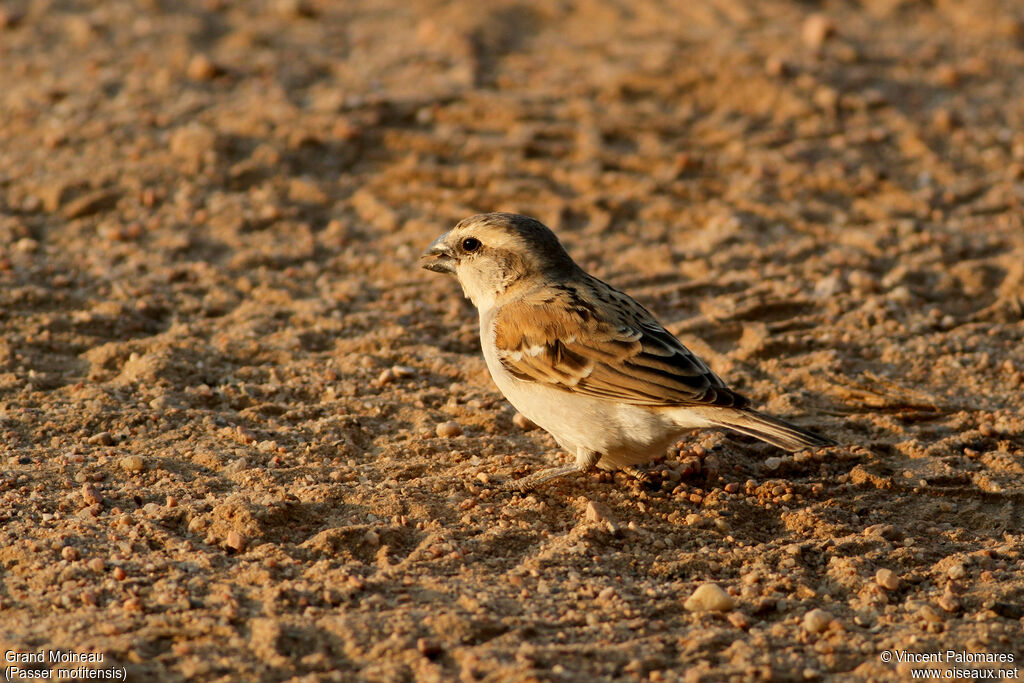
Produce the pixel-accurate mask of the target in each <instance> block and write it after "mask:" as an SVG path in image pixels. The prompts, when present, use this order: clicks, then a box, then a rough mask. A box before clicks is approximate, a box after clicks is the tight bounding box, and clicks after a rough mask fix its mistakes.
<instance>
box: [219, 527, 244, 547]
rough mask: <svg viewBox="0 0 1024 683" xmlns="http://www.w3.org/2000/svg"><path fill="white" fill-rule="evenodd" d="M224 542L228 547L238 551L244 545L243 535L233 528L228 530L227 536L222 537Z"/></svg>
mask: <svg viewBox="0 0 1024 683" xmlns="http://www.w3.org/2000/svg"><path fill="white" fill-rule="evenodd" d="M224 543H225V545H227V547H228V548H230V549H231V550H234V551H235V552H239V553H240V552H242V551H243V550H245V546H246V540H245V536H243V535H242V534H240V533H238V532H237V531H235V530H233V529H232V530H231V531H229V532H228V536H227V538H226V539H224Z"/></svg>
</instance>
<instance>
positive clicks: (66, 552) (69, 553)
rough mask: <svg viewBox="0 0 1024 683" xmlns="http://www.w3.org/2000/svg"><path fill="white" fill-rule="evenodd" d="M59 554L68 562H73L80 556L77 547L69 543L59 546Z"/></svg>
mask: <svg viewBox="0 0 1024 683" xmlns="http://www.w3.org/2000/svg"><path fill="white" fill-rule="evenodd" d="M60 556H61V557H63V558H64V559H65V560H67V561H68V562H74V561H75V560H77V559H78V558H80V557H81V555H80V554H79V553H78V548H75V547H73V546H70V545H66V546H64V547H63V548H61V551H60Z"/></svg>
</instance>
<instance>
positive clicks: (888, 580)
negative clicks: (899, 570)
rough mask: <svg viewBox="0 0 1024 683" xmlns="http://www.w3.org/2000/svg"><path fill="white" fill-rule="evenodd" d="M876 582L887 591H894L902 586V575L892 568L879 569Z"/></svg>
mask: <svg viewBox="0 0 1024 683" xmlns="http://www.w3.org/2000/svg"><path fill="white" fill-rule="evenodd" d="M875 583H877V584H878V585H879V586H881V587H882V588H884V589H885V590H887V591H894V590H896V589H897V588H899V587H900V577H898V576H896V573H895V572H894V571H893V570H891V569H879V570H878V571H877V572H875Z"/></svg>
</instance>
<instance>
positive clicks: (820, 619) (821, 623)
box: [804, 609, 832, 633]
mask: <svg viewBox="0 0 1024 683" xmlns="http://www.w3.org/2000/svg"><path fill="white" fill-rule="evenodd" d="M831 623H832V615H831V614H829V613H828V612H826V611H825V610H823V609H812V610H811V611H810V612H808V613H807V614H805V615H804V630H805V631H807V632H808V633H821V632H823V631H826V630H828V626H829V624H831Z"/></svg>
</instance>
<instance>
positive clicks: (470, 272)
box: [421, 213, 835, 489]
mask: <svg viewBox="0 0 1024 683" xmlns="http://www.w3.org/2000/svg"><path fill="white" fill-rule="evenodd" d="M421 262H422V265H423V267H424V268H426V269H428V270H433V271H436V272H439V273H454V274H455V276H456V277H457V278H458V280H459V283H460V284H461V285H462V289H463V292H465V294H466V296H467V297H468V298H469V299H470V300H471V301H472V302H473V304H474V305H475V306H476V308H477V310H478V312H479V314H480V344H481V346H482V348H483V352H484V359H485V360H486V361H487V368H488V370H490V373H491V377H492V378H493V379H494V383H495V384H497V385H498V389H499V390H501V393H502V394H504V395H505V398H507V399H508V400H509V402H510V403H512V405H513V406H515V408H516V409H517V410H518V411H519V412H521V413H522V414H523V415H525V416H526V417H528V418H529V419H530V420H532V421H533V422H535V423H536V424H538V425H539V426H540V427H542V428H544V429H545V430H547V431H548V432H549V433H550V434H551V435H552V436H553V437H554V438H555V441H557V442H558V443H559V445H561V446H562V448H565V449H566V450H567V451H569V452H570V453H574V454H575V455H576V462H575V464H573V465H569V466H565V467H555V468H551V469H547V470H543V471H540V472H537V473H534V474H532V475H530V476H527V477H524V478H523V479H520V480H518V481H516V482H513V486H515V487H517V488H520V489H525V488H528V487H530V486H533V485H535V484H538V483H540V482H543V481H546V480H548V479H552V478H554V477H558V476H562V475H564V474H568V473H570V472H574V471H590V470H592V469H594V468H595V467H597V468H601V469H611V470H614V469H624V470H627V471H630V472H635V469H634V466H635V465H638V464H640V463H644V462H647V461H648V460H651V459H652V458H654V457H657V456H659V455H664V453H665V451H666V449H667V448H668V447H669V446H670V445H671V444H673V443H674V442H675V441H676V440H677V439H678V438H679V437H680V436H681V435H682V434H683V433H685V432H686V431H688V430H693V429H699V428H706V427H725V428H728V429H731V430H733V431H736V432H739V433H741V434H746V435H748V436H753V437H757V438H758V439H761V440H763V441H767V442H768V443H770V444H772V445H774V446H778V447H779V448H782V449H785V450H788V451H798V450H802V449H807V448H820V447H823V446H830V445H834V444H835V442H834V441H832V440H830V439H827V438H825V437H823V436H819V435H818V434H814V433H813V432H809V431H807V430H805V429H803V428H801V427H798V426H796V425H793V424H790V423H789V422H786V421H785V420H780V419H779V418H776V417H772V416H770V415H766V414H764V413H761V412H758V411H756V410H754V409H753V408H751V407H750V401H749V400H748V399H747V398H746V397H744V396H742V395H741V394H739V393H737V392H735V391H733V390H732V389H730V388H729V387H728V386H726V384H725V382H723V381H722V379H721V378H720V377H719V376H718V375H716V374H715V373H714V372H712V371H711V369H710V368H709V367H708V366H707V364H706V363H705V362H704V361H702V360H701V359H700V358H698V357H697V356H696V355H694V353H693V352H692V351H690V350H689V349H687V348H686V347H685V346H683V344H682V343H681V342H680V341H679V340H678V339H676V338H675V337H674V336H673V335H672V334H671V333H669V332H668V331H667V330H666V329H665V328H664V327H662V326H661V324H659V323H658V321H657V320H655V318H654V316H652V315H651V314H650V313H649V312H648V311H647V309H645V308H644V307H643V306H641V305H640V304H638V303H637V302H636V301H634V300H633V299H632V298H631V297H630V296H629V295H627V294H625V293H623V292H621V291H619V290H617V289H615V288H614V287H612V286H611V285H608V284H606V283H604V282H602V281H601V280H598V279H597V278H595V277H593V276H592V275H589V274H587V273H586V272H584V270H583V269H582V268H580V267H579V266H578V265H576V263H575V262H574V261H573V260H572V258H570V256H569V254H567V253H566V251H565V249H564V248H563V247H562V245H561V244H560V243H559V241H558V238H557V237H555V235H554V233H553V232H551V230H550V229H548V228H547V227H546V226H545V225H543V224H542V223H541V222H539V221H537V220H536V219H533V218H530V217H528V216H520V215H516V214H509V213H488V214H480V215H477V216H472V217H470V218H467V219H465V220H463V221H461V222H460V223H459V224H458V225H456V226H455V227H454V228H452V229H451V230H450V231H449V232H447V233H445V234H444V235H441V236H440V237H438V238H437V239H436V240H434V242H433V243H432V244H431V245H430V247H429V248H428V249H427V251H426V252H425V253H424V254H423V256H422V257H421Z"/></svg>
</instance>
